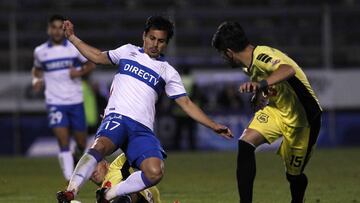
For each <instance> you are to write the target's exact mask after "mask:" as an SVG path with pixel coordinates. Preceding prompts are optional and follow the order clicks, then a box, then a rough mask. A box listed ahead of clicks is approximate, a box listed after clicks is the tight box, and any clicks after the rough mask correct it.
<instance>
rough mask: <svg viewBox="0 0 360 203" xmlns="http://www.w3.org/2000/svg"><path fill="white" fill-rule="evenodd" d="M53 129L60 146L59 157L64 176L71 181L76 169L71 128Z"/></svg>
mask: <svg viewBox="0 0 360 203" xmlns="http://www.w3.org/2000/svg"><path fill="white" fill-rule="evenodd" d="M52 131H53V133H54V134H55V136H56V138H57V140H58V144H59V147H60V152H59V154H58V158H59V163H60V166H61V170H62V172H63V174H64V178H65V179H66V180H67V181H69V180H70V178H71V175H72V172H73V170H74V158H73V155H72V153H71V151H70V141H69V140H70V136H69V129H68V128H67V127H55V128H53V129H52Z"/></svg>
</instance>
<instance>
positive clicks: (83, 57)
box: [77, 51, 88, 63]
mask: <svg viewBox="0 0 360 203" xmlns="http://www.w3.org/2000/svg"><path fill="white" fill-rule="evenodd" d="M77 58H78V59H79V61H80V62H81V63H85V62H87V61H88V59H87V58H85V56H83V55H82V54H81V53H80V52H79V51H78V56H77Z"/></svg>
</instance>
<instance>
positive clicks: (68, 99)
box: [32, 15, 95, 181]
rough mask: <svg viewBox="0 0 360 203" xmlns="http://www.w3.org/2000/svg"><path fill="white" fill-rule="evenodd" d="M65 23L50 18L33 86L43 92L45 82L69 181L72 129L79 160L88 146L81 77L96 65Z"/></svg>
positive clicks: (56, 17) (37, 53)
mask: <svg viewBox="0 0 360 203" xmlns="http://www.w3.org/2000/svg"><path fill="white" fill-rule="evenodd" d="M64 20H65V19H64V17H62V16H60V15H53V16H52V17H50V19H49V22H48V35H49V40H48V41H47V42H45V43H43V44H41V45H40V46H38V47H36V48H35V51H34V67H33V68H32V77H33V82H32V84H33V88H34V90H35V91H40V89H41V87H42V86H43V85H44V83H45V100H46V107H47V111H48V120H49V127H50V128H51V129H52V131H53V133H54V134H55V136H56V138H57V140H58V143H59V147H60V153H59V155H58V157H59V162H60V166H61V169H62V171H63V174H64V177H65V179H66V180H67V181H69V180H70V178H71V175H72V172H73V170H74V158H73V155H72V152H71V151H70V149H69V135H70V130H72V131H73V134H74V137H75V140H76V143H77V147H76V152H77V154H79V155H78V156H79V157H78V158H80V156H81V155H82V153H83V151H84V150H85V147H86V134H87V133H86V129H87V128H86V123H85V115H84V108H83V94H82V86H81V78H80V77H81V76H82V75H84V74H87V73H88V72H89V71H91V70H92V69H93V68H94V67H95V64H94V63H92V62H90V61H87V59H86V58H85V57H83V56H82V55H81V54H80V53H79V51H78V50H77V49H76V48H75V47H74V46H73V45H72V44H71V43H70V42H69V41H68V40H67V39H66V38H65V36H64V31H63V29H62V25H63V22H64Z"/></svg>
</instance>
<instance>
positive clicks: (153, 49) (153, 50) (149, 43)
mask: <svg viewBox="0 0 360 203" xmlns="http://www.w3.org/2000/svg"><path fill="white" fill-rule="evenodd" d="M166 38H167V32H166V31H164V30H156V29H150V30H149V32H147V33H144V34H143V40H144V44H143V48H144V52H145V53H146V54H148V55H149V56H150V57H152V58H157V57H159V55H160V54H161V53H162V52H163V51H164V50H165V49H166V46H167V42H166Z"/></svg>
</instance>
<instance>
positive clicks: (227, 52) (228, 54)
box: [225, 48, 234, 58]
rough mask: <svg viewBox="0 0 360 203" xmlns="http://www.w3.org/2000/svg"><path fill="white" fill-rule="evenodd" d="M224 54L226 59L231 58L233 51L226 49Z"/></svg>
mask: <svg viewBox="0 0 360 203" xmlns="http://www.w3.org/2000/svg"><path fill="white" fill-rule="evenodd" d="M225 54H226V56H227V57H230V58H232V57H231V56H233V55H234V51H233V50H231V49H229V48H227V49H226V50H225Z"/></svg>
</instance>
